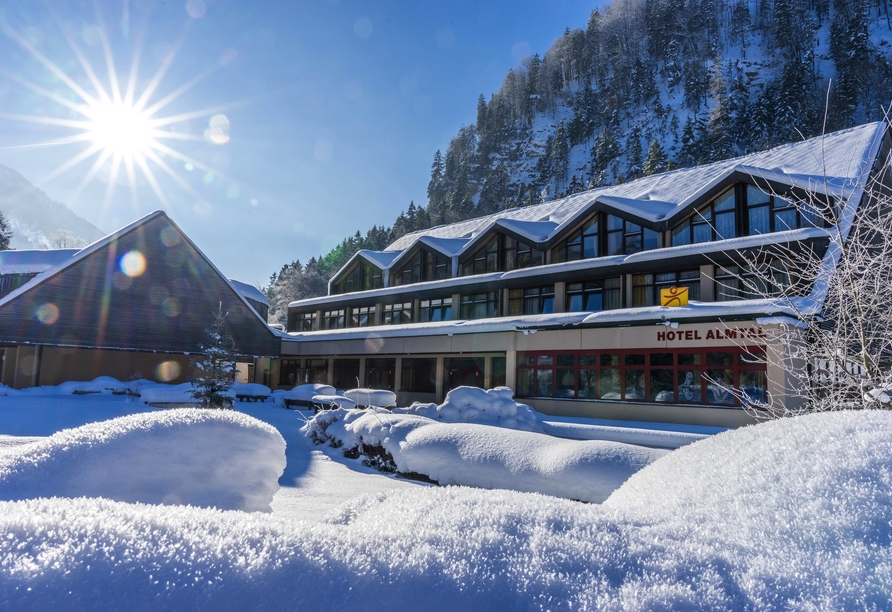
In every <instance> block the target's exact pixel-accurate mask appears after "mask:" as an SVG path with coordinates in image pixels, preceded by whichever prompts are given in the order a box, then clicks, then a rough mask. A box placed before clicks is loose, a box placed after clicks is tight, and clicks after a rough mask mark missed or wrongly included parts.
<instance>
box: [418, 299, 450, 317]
mask: <svg viewBox="0 0 892 612" xmlns="http://www.w3.org/2000/svg"><path fill="white" fill-rule="evenodd" d="M418 319H419V321H421V322H422V323H427V322H431V321H451V320H452V298H451V297H448V298H440V299H436V300H421V303H420V304H419V308H418Z"/></svg>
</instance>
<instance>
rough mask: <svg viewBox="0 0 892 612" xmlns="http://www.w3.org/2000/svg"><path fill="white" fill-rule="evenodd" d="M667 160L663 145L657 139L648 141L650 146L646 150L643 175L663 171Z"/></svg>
mask: <svg viewBox="0 0 892 612" xmlns="http://www.w3.org/2000/svg"><path fill="white" fill-rule="evenodd" d="M667 161H668V159H667V157H666V151H664V150H663V145H661V144H660V141H659V140H652V141H651V142H650V148H649V149H648V150H647V159H645V160H644V168H643V170H642V171H643V173H644V176H650V175H651V174H657V173H658V172H663V171H664V170H665V169H666V162H667Z"/></svg>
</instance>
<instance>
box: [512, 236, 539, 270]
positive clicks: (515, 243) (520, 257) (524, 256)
mask: <svg viewBox="0 0 892 612" xmlns="http://www.w3.org/2000/svg"><path fill="white" fill-rule="evenodd" d="M502 240H503V242H504V245H505V246H504V248H503V249H502V261H503V262H505V270H506V271H508V270H518V269H520V268H529V267H531V266H541V265H542V264H543V262H544V259H545V258H544V257H543V255H544V253H543V252H542V251H540V250H538V249H535V248H533V247H532V246H531V245H529V244H527V243H526V242H522V241H520V240H515V239H514V238H512V237H511V236H502Z"/></svg>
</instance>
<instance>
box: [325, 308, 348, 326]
mask: <svg viewBox="0 0 892 612" xmlns="http://www.w3.org/2000/svg"><path fill="white" fill-rule="evenodd" d="M346 313H347V310H346V309H344V308H340V309H338V310H323V311H322V329H343V328H345V327H346V326H347V316H346Z"/></svg>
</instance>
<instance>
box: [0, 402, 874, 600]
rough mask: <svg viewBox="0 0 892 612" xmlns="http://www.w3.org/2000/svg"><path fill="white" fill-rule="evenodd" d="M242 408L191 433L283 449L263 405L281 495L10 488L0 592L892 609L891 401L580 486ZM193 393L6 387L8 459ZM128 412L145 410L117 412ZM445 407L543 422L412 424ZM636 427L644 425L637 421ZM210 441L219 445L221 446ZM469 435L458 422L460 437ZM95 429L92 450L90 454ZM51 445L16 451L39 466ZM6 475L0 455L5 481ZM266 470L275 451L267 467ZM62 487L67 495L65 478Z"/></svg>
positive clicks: (103, 435)
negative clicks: (38, 494)
mask: <svg viewBox="0 0 892 612" xmlns="http://www.w3.org/2000/svg"><path fill="white" fill-rule="evenodd" d="M236 407H237V408H238V409H239V411H241V412H243V413H244V415H247V416H242V415H238V414H232V413H224V412H216V411H214V412H204V411H202V412H199V413H198V416H197V417H196V418H198V420H199V422H198V423H196V431H195V432H194V433H195V434H196V435H198V436H199V439H200V440H202V441H200V442H196V441H195V440H194V439H193V441H192V443H189V442H188V434H185V433H184V434H183V435H184V438H183V441H184V442H183V443H182V444H181V445H180V446H181V451H182V452H183V453H184V454H185V455H186V456H188V454H189V453H191V452H195V453H199V452H200V453H203V454H211V455H212V456H216V457H219V456H223V457H224V459H223V460H225V455H226V453H227V450H228V449H230V448H232V447H233V446H240V452H243V453H247V454H248V456H251V454H252V453H254V452H261V454H262V453H264V452H265V451H263V450H262V449H263V448H267V447H270V448H272V450H271V451H270V454H268V455H265V456H266V459H263V460H262V461H260V462H259V463H260V464H264V465H267V466H272V465H274V464H276V461H277V460H275V459H271V457H273V456H275V455H276V454H277V453H278V455H279V456H281V453H282V450H281V447H278V450H275V442H274V440H275V436H274V435H273V436H272V437H271V438H270V439H269V440H267V441H264V440H265V439H266V438H265V437H264V436H267V435H271V433H272V432H271V429H270V428H267V427H266V426H264V425H262V424H259V423H257V421H254V420H253V419H251V418H248V417H254V419H257V420H259V421H265V422H266V423H268V424H271V425H272V426H273V427H274V428H275V429H277V430H278V432H279V433H280V434H281V435H282V437H283V438H284V439H285V441H286V442H287V445H288V446H287V448H286V450H285V458H286V459H287V465H286V466H285V471H284V473H283V474H282V476H281V477H280V478H279V485H280V489H279V491H278V492H277V493H276V495H275V497H274V498H273V501H272V509H273V512H272V513H264V512H242V511H223V510H218V509H213V508H199V507H193V506H183V505H151V504H145V503H126V502H121V501H111V500H109V499H101V498H91V497H80V498H69V497H60V498H55V499H48V498H39V499H22V500H19V501H2V502H0V602H2V606H0V607H3V608H4V609H10V610H47V609H65V610H93V609H97V608H103V609H132V610H142V609H146V610H149V609H152V610H154V609H178V610H255V609H256V610H259V609H301V608H307V609H321V610H342V609H350V610H358V611H363V610H375V611H376V612H377V611H380V610H382V609H384V610H415V609H421V608H423V609H431V610H440V609H444V610H445V609H449V610H452V609H462V610H491V609H511V610H570V609H599V610H601V609H603V610H654V609H710V610H713V609H724V610H745V609H753V610H755V609H758V610H781V609H783V610H789V609H821V610H831V609H832V610H841V609H867V610H870V609H876V610H884V609H890V608H892V595H890V593H892V569H890V568H892V537H890V534H892V527H890V525H892V486H890V485H892V452H890V451H892V413H889V412H868V411H864V412H839V413H825V414H818V415H813V416H808V417H798V418H796V419H787V420H782V421H776V422H770V423H765V424H762V425H758V426H754V427H747V428H744V429H741V430H736V431H727V432H724V433H720V434H718V435H714V436H710V437H708V438H706V439H702V440H699V441H697V442H695V443H691V444H687V445H685V446H684V447H683V448H679V449H678V450H675V451H671V452H667V451H660V450H654V449H647V448H641V451H642V452H647V453H649V452H653V453H657V454H659V455H660V457H659V458H657V459H656V460H655V461H652V462H650V464H649V465H648V466H647V467H644V468H643V469H641V470H640V471H638V472H637V473H635V474H634V475H632V476H631V477H630V478H629V479H628V480H627V481H626V482H625V484H623V485H622V486H620V487H619V489H617V490H616V491H615V492H614V493H613V494H612V495H610V496H609V497H608V499H607V500H606V501H605V502H604V503H602V504H581V503H578V502H574V501H570V500H566V499H560V498H557V497H551V496H546V495H541V494H536V493H520V492H515V491H509V490H484V489H478V488H471V487H458V486H449V487H435V486H426V485H422V484H419V483H417V482H412V481H406V480H401V479H397V478H394V477H392V476H388V475H383V474H380V473H377V472H372V471H371V469H370V468H369V469H366V468H363V467H362V466H361V464H360V463H359V462H358V461H356V460H349V459H345V458H343V457H342V456H341V454H340V450H339V449H331V448H329V447H326V446H314V445H313V444H312V443H311V442H310V441H309V439H308V438H307V437H306V436H304V435H303V434H302V433H301V432H300V428H301V426H302V425H303V424H304V423H303V421H304V419H306V418H309V417H310V416H311V415H310V413H308V412H299V411H289V410H284V409H282V408H279V407H277V406H276V405H275V404H274V403H272V402H266V403H253V404H252V403H244V404H242V403H237V404H236ZM190 412H191V411H171V412H158V411H153V410H151V409H149V408H148V407H147V406H145V405H143V404H140V403H135V402H128V401H127V399H126V398H125V397H122V396H111V395H105V394H102V395H86V396H79V397H76V396H71V395H67V396H66V395H58V394H56V395H48V394H45V393H44V394H43V395H40V394H38V393H34V392H31V393H23V394H14V395H12V396H8V397H0V434H7V435H6V436H3V437H0V466H8V465H19V466H24V465H25V463H27V462H22V461H21V460H18V461H19V462H18V463H16V461H17V460H16V459H15V457H25V456H27V457H31V458H34V457H38V456H40V453H36V449H38V448H43V449H44V451H46V454H45V458H46V461H49V460H50V459H52V458H53V455H55V454H56V453H57V452H60V453H64V452H68V453H69V455H67V457H69V458H71V461H70V463H71V464H77V465H76V466H74V465H72V466H68V467H66V469H80V470H82V471H84V472H85V473H86V472H89V471H90V470H92V471H93V474H94V476H95V475H96V474H97V473H98V472H97V471H101V470H103V469H106V467H107V464H108V463H109V462H111V461H113V460H114V456H113V455H117V452H115V453H110V452H108V451H109V449H110V446H109V444H114V443H121V444H124V443H125V442H126V439H127V438H128V436H129V437H132V439H133V440H134V441H135V440H138V439H143V440H148V439H151V438H152V435H153V434H152V432H153V431H155V430H154V429H153V428H154V427H156V426H157V424H158V423H164V422H165V421H167V420H169V419H172V420H173V421H176V422H177V424H178V425H177V426H178V427H179V426H180V425H182V426H183V429H184V431H185V430H186V429H188V428H189V426H188V425H186V424H185V423H184V422H182V421H181V420H180V417H179V416H178V415H179V414H183V413H190ZM131 413H148V414H136V415H135V416H132V417H127V416H126V415H128V414H131ZM193 414H195V413H194V412H193ZM375 414H376V413H374V412H368V413H367V414H366V415H365V416H364V417H362V418H366V419H374V418H376V417H375ZM120 416H125V418H124V419H123V421H122V420H119V421H117V424H116V425H114V426H110V427H111V429H112V431H113V432H116V433H115V434H114V435H112V436H111V438H109V437H108V436H109V434H108V432H106V431H104V427H105V426H102V425H97V426H89V427H88V428H86V429H82V430H80V432H79V433H78V432H65V433H64V434H61V435H59V436H57V437H55V438H46V436H48V435H50V434H53V433H54V432H55V431H57V430H58V429H59V428H62V427H73V426H77V425H79V424H84V423H90V422H93V421H96V420H100V419H107V418H113V417H120ZM384 416H387V415H384ZM377 418H381V415H378V417H377ZM393 418H399V419H406V420H405V421H404V422H406V423H409V422H411V421H414V420H421V419H423V418H424V417H421V416H417V415H402V416H400V415H395V416H394V417H393ZM217 421H220V422H219V423H217V425H219V426H220V427H221V430H220V431H221V432H222V433H220V434H219V435H217V434H215V435H211V436H203V435H202V433H201V431H200V430H201V427H202V426H203V425H207V424H213V423H215V422H217ZM121 423H123V424H124V426H122V425H121ZM545 425H546V426H556V427H558V426H561V427H565V429H566V430H568V431H571V433H572V431H573V430H575V429H580V428H581V429H585V430H586V431H589V433H591V432H596V431H598V430H597V429H596V428H598V427H601V428H607V429H606V430H605V431H607V433H608V434H609V433H610V431H609V428H615V426H616V425H617V424H609V423H608V424H602V423H585V422H582V423H580V422H572V421H570V422H563V423H562V422H561V421H560V420H554V419H549V420H548V421H545ZM370 427H371V425H370ZM441 427H443V428H446V429H444V430H443V431H447V430H449V432H453V433H454V431H459V429H462V428H464V429H467V428H484V429H488V430H489V433H490V434H491V435H492V436H493V437H492V439H491V440H490V441H489V442H488V444H490V445H491V446H493V448H492V451H493V453H494V454H493V455H492V456H488V457H486V460H487V461H492V460H493V457H497V456H499V455H500V454H502V455H504V454H505V453H508V454H510V449H505V448H498V447H497V445H498V444H499V441H504V440H512V441H513V440H514V439H515V437H517V436H521V438H523V437H524V436H539V437H547V436H543V435H542V434H537V433H532V432H522V431H517V430H512V429H506V428H496V427H491V426H489V427H487V426H483V425H474V424H467V423H454V424H449V423H436V422H433V423H429V424H426V425H424V426H420V427H418V428H417V429H415V431H416V433H417V432H423V431H424V430H425V429H428V430H429V431H430V432H436V431H437V429H436V428H441ZM456 428H458V429H456ZM586 428H589V429H586ZM591 428H595V429H591ZM410 429H411V428H410ZM677 429H683V428H677ZM453 430H454V431H453ZM239 431H243V432H244V433H246V434H247V435H246V436H244V437H242V436H240V435H239V434H238V432H239ZM638 431H639V432H642V431H643V432H646V431H654V430H653V429H651V428H649V427H648V426H647V425H643V426H642V427H640V428H638ZM147 432H148V433H147ZM493 432H494V433H493ZM453 433H449V434H448V435H447V436H446V437H447V438H448V437H450V436H453ZM676 433H681V434H685V435H691V434H707V433H711V432H708V431H687V432H685V431H681V432H676ZM593 435H594V434H593ZM635 435H639V434H638V433H636V434H635ZM667 435H670V437H671V435H672V434H667ZM11 436H22V438H14V437H11ZM425 436H427V434H425ZM436 436H439V434H436ZM436 436H435V437H436ZM474 437H475V436H474ZM485 437H486V436H485ZM583 437H584V436H583ZM35 438H38V439H35ZM203 438H206V439H203ZM109 440H110V441H109ZM524 440H525V438H523V439H520V438H518V441H517V442H513V443H515V444H519V445H523V444H526V442H524ZM65 441H67V442H70V443H71V449H72V450H70V451H68V450H65V449H67V448H68V446H66V444H65ZM214 441H218V442H219V444H217V447H218V448H211V447H213V446H214V444H213V442H214ZM270 441H272V443H271V442H270ZM409 441H410V440H409V436H408V435H407V436H406V437H405V440H404V442H409ZM435 442H436V445H437V446H439V445H441V444H442V443H443V440H442V439H439V438H438V439H437V440H435ZM472 442H473V444H474V446H475V448H476V449H477V450H480V449H481V448H482V446H481V444H480V443H478V442H474V441H473V440H472ZM558 442H559V443H561V444H563V443H569V444H580V442H573V441H568V440H559V441H558ZM464 443H465V441H463V440H456V445H455V448H456V449H460V448H462V444H464ZM605 444H617V443H615V442H609V443H605ZM617 446H620V447H625V448H631V447H629V446H628V445H620V444H617ZM89 448H96V449H97V453H96V457H95V458H96V459H97V460H96V461H91V460H90V456H89V455H90V453H89V452H88V450H89ZM53 449H55V450H53ZM162 452H163V451H162V450H161V449H154V450H150V451H142V452H138V453H133V454H132V455H133V456H136V455H140V454H142V455H145V456H146V457H148V458H149V459H150V461H147V462H146V463H144V464H143V465H138V463H137V464H134V463H130V464H129V467H128V465H125V464H122V466H120V469H124V470H126V469H130V470H132V471H133V473H134V474H137V473H139V472H141V471H147V470H151V469H152V468H153V464H155V463H157V462H159V461H162V462H163V465H162V467H161V468H160V469H161V470H164V471H167V472H170V471H171V470H176V469H178V468H177V467H176V465H175V464H174V462H172V461H171V459H170V458H169V457H163V458H162V457H159V454H161V453H162ZM166 452H167V453H168V454H169V449H167V451H166ZM35 453H36V454H35ZM121 453H122V456H126V455H127V453H126V452H124V451H121ZM61 456H63V455H61V454H60V455H59V457H61ZM133 456H131V460H133ZM455 460H457V461H466V462H470V463H473V460H474V457H473V456H468V455H464V456H462V455H461V453H458V455H457V456H456V457H455ZM46 461H45V462H43V463H41V462H40V461H37V462H32V464H31V465H30V466H25V467H23V469H25V470H29V469H30V470H40V469H42V468H43V467H47V466H49V463H47V462H46ZM278 465H280V466H281V463H279V464H278ZM593 469H594V468H593ZM273 472H275V470H273ZM4 474H6V472H4V471H3V470H2V469H0V489H2V487H3V485H4V483H6V482H7V481H6V480H4ZM176 478H177V476H176V475H174V474H170V473H168V474H167V475H166V476H165V480H171V479H173V480H176ZM274 478H275V474H273V475H270V473H269V470H267V472H266V475H265V476H263V477H262V478H261V479H262V480H266V481H267V482H268V481H270V479H274ZM231 480H236V479H235V478H231ZM225 484H226V483H219V482H218V483H217V485H216V486H223V485H225ZM46 486H48V487H54V486H56V485H53V484H52V482H49V483H48V484H47V485H46ZM57 492H59V493H65V494H71V493H70V492H65V491H62V489H61V484H59V488H58V489H57ZM74 494H76V493H74ZM169 501H170V500H169Z"/></svg>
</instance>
